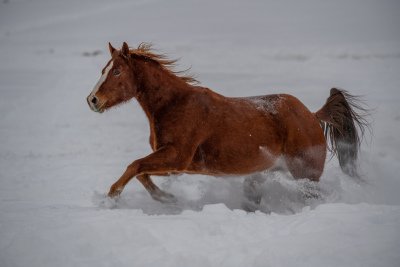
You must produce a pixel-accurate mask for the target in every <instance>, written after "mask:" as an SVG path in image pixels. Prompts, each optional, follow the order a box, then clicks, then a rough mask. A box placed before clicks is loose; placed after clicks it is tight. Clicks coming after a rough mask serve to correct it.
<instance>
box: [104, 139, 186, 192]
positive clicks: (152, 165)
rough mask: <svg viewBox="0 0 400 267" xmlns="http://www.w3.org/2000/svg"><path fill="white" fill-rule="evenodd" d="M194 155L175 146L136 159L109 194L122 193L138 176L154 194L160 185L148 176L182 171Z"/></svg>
mask: <svg viewBox="0 0 400 267" xmlns="http://www.w3.org/2000/svg"><path fill="white" fill-rule="evenodd" d="M186 151H187V150H186ZM192 157H193V155H192V153H190V152H186V153H185V152H180V151H179V150H178V149H176V148H175V147H173V146H166V147H163V148H160V149H159V150H157V151H155V152H154V153H152V154H150V155H148V156H147V157H144V158H142V159H138V160H135V161H134V162H133V163H132V164H130V165H129V166H128V168H127V169H126V171H125V172H124V174H123V175H122V176H121V178H119V179H118V181H116V182H115V183H114V184H113V185H112V186H111V188H110V191H109V193H108V196H109V197H115V196H118V195H119V194H121V192H122V190H123V189H124V187H125V186H126V184H127V183H128V182H129V181H130V180H131V179H132V178H133V177H136V176H137V177H138V179H139V181H140V182H141V183H142V184H143V185H144V186H145V187H146V189H147V190H148V191H149V192H150V194H152V192H153V193H155V192H157V191H158V190H157V189H156V188H158V187H156V186H155V185H154V184H153V182H151V180H150V177H148V176H149V175H152V174H154V175H157V174H165V173H169V172H182V171H184V170H185V169H186V168H187V166H188V165H189V164H190V162H191V160H192ZM146 175H147V178H146ZM149 181H150V182H149ZM159 190H160V189H159ZM160 191H161V190H160ZM152 196H153V195H152Z"/></svg>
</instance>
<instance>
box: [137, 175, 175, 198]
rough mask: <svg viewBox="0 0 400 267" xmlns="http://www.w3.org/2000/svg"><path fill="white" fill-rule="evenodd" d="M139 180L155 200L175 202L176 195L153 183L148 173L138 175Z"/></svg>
mask: <svg viewBox="0 0 400 267" xmlns="http://www.w3.org/2000/svg"><path fill="white" fill-rule="evenodd" d="M136 178H137V179H138V180H139V182H141V183H142V185H143V186H144V187H145V188H146V190H147V191H148V192H149V193H150V195H151V197H152V198H153V199H154V200H157V201H160V202H162V203H175V202H176V198H175V197H174V195H172V194H169V193H167V192H164V191H162V190H161V189H160V188H159V187H158V186H157V185H155V184H154V183H153V181H152V180H151V178H150V175H148V174H141V175H138V176H137V177H136Z"/></svg>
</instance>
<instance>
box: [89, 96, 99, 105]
mask: <svg viewBox="0 0 400 267" xmlns="http://www.w3.org/2000/svg"><path fill="white" fill-rule="evenodd" d="M90 101H91V102H92V103H93V104H95V105H96V103H97V97H95V96H94V97H92V100H90Z"/></svg>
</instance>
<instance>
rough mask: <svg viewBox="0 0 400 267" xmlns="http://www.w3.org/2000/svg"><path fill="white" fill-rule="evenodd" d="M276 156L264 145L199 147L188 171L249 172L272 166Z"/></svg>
mask: <svg viewBox="0 0 400 267" xmlns="http://www.w3.org/2000/svg"><path fill="white" fill-rule="evenodd" d="M278 158H279V157H278V156H277V155H276V152H275V151H272V150H271V149H269V148H267V147H265V146H256V147H253V148H251V149H249V148H248V147H243V146H236V147H234V148H229V147H222V148H221V147H219V148H218V147H215V148H214V149H213V150H212V151H204V150H202V149H201V148H200V149H199V151H198V153H196V155H195V157H194V159H193V162H192V164H191V166H190V167H189V171H190V172H199V173H204V174H211V175H241V174H249V173H254V172H259V171H263V170H266V169H269V168H271V167H273V166H274V165H275V164H276V162H277V160H278Z"/></svg>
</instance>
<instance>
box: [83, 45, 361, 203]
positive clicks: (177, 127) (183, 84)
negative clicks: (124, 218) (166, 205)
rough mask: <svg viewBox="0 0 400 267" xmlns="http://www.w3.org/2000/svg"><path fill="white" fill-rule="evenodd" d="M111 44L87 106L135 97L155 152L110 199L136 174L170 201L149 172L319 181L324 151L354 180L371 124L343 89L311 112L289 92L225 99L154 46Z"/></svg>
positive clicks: (102, 107) (134, 166)
mask: <svg viewBox="0 0 400 267" xmlns="http://www.w3.org/2000/svg"><path fill="white" fill-rule="evenodd" d="M108 46H109V50H110V54H111V59H110V60H109V61H108V63H107V64H106V66H105V67H104V68H103V70H102V72H101V77H100V79H99V81H98V82H97V84H96V85H95V87H94V89H93V91H92V92H91V93H90V94H89V96H88V97H87V103H88V105H89V107H90V109H91V110H92V111H95V112H99V113H102V112H104V111H106V110H108V109H110V108H111V107H114V106H116V105H119V104H121V103H124V102H127V101H129V100H131V99H132V98H136V100H137V101H138V102H139V104H140V106H141V107H142V109H143V110H144V112H145V114H146V116H147V119H148V121H149V126H150V138H149V139H150V140H149V141H150V146H151V149H152V151H153V152H152V153H151V154H149V155H148V156H146V157H143V158H140V159H137V160H135V161H133V162H132V163H131V164H130V165H129V166H128V167H127V168H126V170H125V172H124V173H123V174H122V176H121V177H120V178H119V179H118V180H117V181H116V182H115V183H114V184H113V185H112V186H111V188H110V190H109V193H108V196H109V197H111V198H115V197H118V196H119V195H120V194H121V192H122V191H123V189H124V187H125V186H126V184H127V183H128V182H129V181H130V180H131V179H132V178H133V177H136V178H137V179H138V180H139V182H140V183H142V184H143V186H144V187H145V188H146V190H147V191H148V192H149V193H150V195H151V197H152V198H153V199H154V200H157V201H161V202H175V201H176V199H175V197H174V196H173V195H172V194H169V193H167V192H164V191H162V190H161V189H160V188H159V187H158V186H157V185H155V184H154V183H153V181H152V180H151V176H152V175H157V176H167V175H170V174H182V173H186V174H204V175H211V176H230V177H233V176H242V175H251V174H254V173H260V172H263V171H277V170H283V171H288V172H289V173H290V174H291V176H293V178H294V179H309V180H311V181H315V182H318V181H319V180H320V177H321V175H322V173H323V170H324V165H325V160H326V155H327V151H328V150H330V151H332V153H333V155H337V156H338V159H339V164H340V167H341V169H342V171H343V172H344V173H346V174H348V175H349V176H353V177H354V176H357V175H358V173H357V165H356V161H357V157H358V153H359V149H360V144H361V139H362V136H363V134H364V128H365V127H366V126H368V124H367V121H366V120H365V117H364V115H365V114H363V115H361V114H360V111H365V109H363V107H362V106H361V105H360V102H359V101H360V100H359V99H358V98H357V97H355V96H353V95H351V94H349V93H348V92H347V91H345V90H341V89H336V88H332V89H331V90H330V96H329V97H328V99H327V100H326V103H325V104H324V105H323V106H322V108H321V109H319V110H318V111H317V112H315V113H313V112H311V111H310V110H309V109H308V108H307V107H306V106H305V105H304V104H303V103H302V102H300V100H298V99H297V98H296V97H294V96H292V95H289V94H273V95H263V96H251V97H226V96H223V95H221V94H218V93H216V92H214V91H212V90H211V89H209V88H206V87H202V86H199V83H198V81H197V80H196V79H195V78H194V77H193V76H191V75H187V74H186V72H179V71H175V70H174V67H175V65H176V62H177V61H176V60H171V59H169V58H168V57H167V56H165V54H160V53H156V52H155V51H154V50H153V49H152V47H151V44H148V43H141V44H140V45H139V46H138V47H137V48H136V49H131V48H129V46H128V44H127V43H126V42H124V43H123V45H122V48H121V49H119V50H118V49H116V48H114V47H113V46H112V45H111V43H108Z"/></svg>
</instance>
